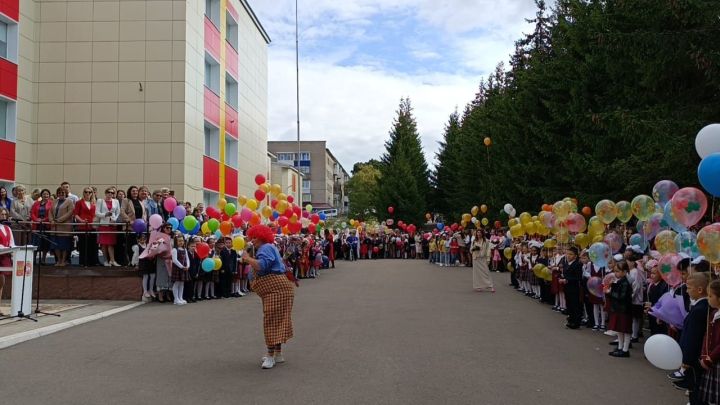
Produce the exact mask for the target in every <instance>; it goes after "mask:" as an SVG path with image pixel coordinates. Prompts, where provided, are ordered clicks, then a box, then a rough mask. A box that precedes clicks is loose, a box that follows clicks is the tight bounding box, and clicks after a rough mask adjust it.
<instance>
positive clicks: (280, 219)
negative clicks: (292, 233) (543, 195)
mask: <svg viewBox="0 0 720 405" xmlns="http://www.w3.org/2000/svg"><path fill="white" fill-rule="evenodd" d="M277 222H278V224H280V226H286V225H287V224H288V222H289V221H288V217H286V216H285V215H282V216H280V217H278V219H277Z"/></svg>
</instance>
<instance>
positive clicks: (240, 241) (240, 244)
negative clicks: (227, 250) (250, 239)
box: [232, 236, 245, 251]
mask: <svg viewBox="0 0 720 405" xmlns="http://www.w3.org/2000/svg"><path fill="white" fill-rule="evenodd" d="M232 247H233V250H238V251H240V250H243V249H245V238H243V237H242V236H236V237H234V238H233V241H232Z"/></svg>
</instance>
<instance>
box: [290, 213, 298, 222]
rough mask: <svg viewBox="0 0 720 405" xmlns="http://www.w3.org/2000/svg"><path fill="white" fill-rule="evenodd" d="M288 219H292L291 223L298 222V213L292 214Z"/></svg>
mask: <svg viewBox="0 0 720 405" xmlns="http://www.w3.org/2000/svg"><path fill="white" fill-rule="evenodd" d="M288 220H289V221H290V223H291V224H294V223H296V222H297V221H298V216H297V214H292V216H291V217H290V218H288Z"/></svg>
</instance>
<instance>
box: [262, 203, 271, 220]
mask: <svg viewBox="0 0 720 405" xmlns="http://www.w3.org/2000/svg"><path fill="white" fill-rule="evenodd" d="M262 216H264V217H265V218H270V217H271V216H272V208H270V207H268V206H267V205H266V206H264V207H263V208H262Z"/></svg>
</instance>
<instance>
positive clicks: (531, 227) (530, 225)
mask: <svg viewBox="0 0 720 405" xmlns="http://www.w3.org/2000/svg"><path fill="white" fill-rule="evenodd" d="M523 229H524V230H525V233H527V234H528V235H534V234H535V233H537V229H536V228H535V222H532V221H530V222H527V223H526V224H524V225H523Z"/></svg>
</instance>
